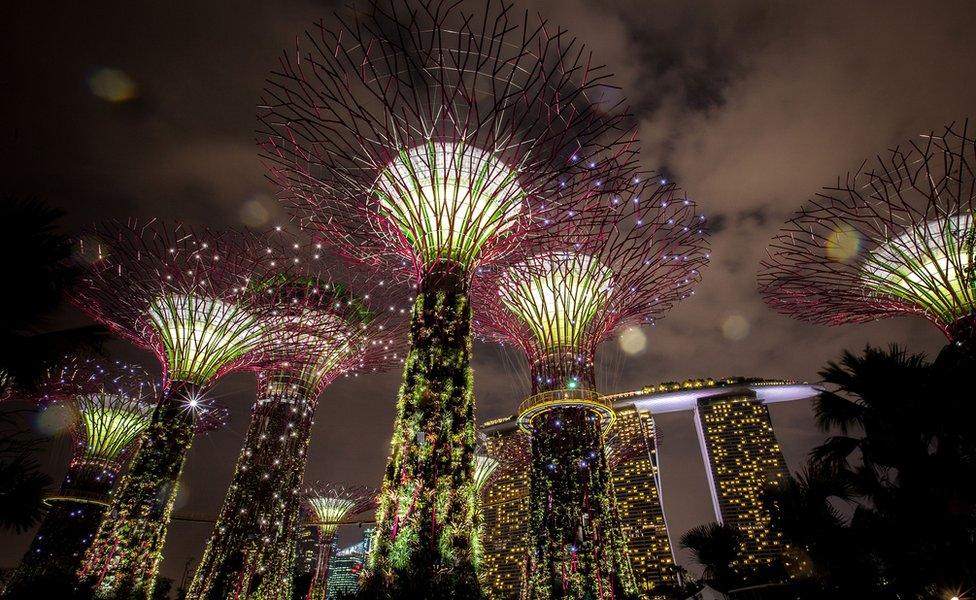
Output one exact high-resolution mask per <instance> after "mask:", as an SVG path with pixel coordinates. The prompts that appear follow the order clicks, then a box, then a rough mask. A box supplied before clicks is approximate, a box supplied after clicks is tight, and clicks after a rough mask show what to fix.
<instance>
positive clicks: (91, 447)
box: [77, 394, 152, 462]
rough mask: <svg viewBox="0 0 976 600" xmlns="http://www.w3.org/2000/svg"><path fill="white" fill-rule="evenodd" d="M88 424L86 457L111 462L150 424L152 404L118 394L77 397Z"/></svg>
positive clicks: (85, 425)
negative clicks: (140, 402)
mask: <svg viewBox="0 0 976 600" xmlns="http://www.w3.org/2000/svg"><path fill="white" fill-rule="evenodd" d="M77 401H78V408H79V410H80V412H81V420H82V423H83V424H84V427H85V454H84V457H85V459H89V460H96V461H106V462H111V461H114V460H115V459H117V458H118V456H119V455H120V454H121V453H122V451H123V450H125V449H126V448H127V447H128V446H129V444H131V443H132V442H133V441H135V439H136V437H138V436H139V434H141V433H142V432H143V431H144V430H145V429H146V427H148V426H149V423H150V419H151V417H152V406H151V405H149V404H137V403H136V402H134V401H133V400H132V399H131V398H126V397H123V396H118V395H109V394H103V395H90V396H80V397H78V399H77Z"/></svg>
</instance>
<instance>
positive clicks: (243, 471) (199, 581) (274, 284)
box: [187, 237, 404, 599]
mask: <svg viewBox="0 0 976 600" xmlns="http://www.w3.org/2000/svg"><path fill="white" fill-rule="evenodd" d="M286 239H290V238H287V237H286ZM272 248H273V249H272ZM267 250H268V251H269V253H273V254H274V255H275V256H279V255H284V256H282V257H281V259H280V260H285V261H289V262H291V261H293V260H294V259H299V261H300V262H301V263H302V264H304V265H305V266H304V268H303V273H301V274H297V273H296V274H295V275H294V276H292V277H287V278H281V277H275V278H273V279H270V280H268V281H265V282H260V283H257V285H258V286H259V287H261V288H263V289H264V291H265V300H266V301H267V302H270V303H272V304H276V305H277V306H278V308H277V310H276V311H275V312H274V313H273V314H271V315H269V316H267V317H266V322H265V323H264V329H265V330H266V331H267V332H268V335H270V336H272V338H273V341H272V345H271V347H270V349H269V354H268V357H267V359H266V360H263V361H261V362H259V363H258V364H257V365H256V366H257V368H258V371H257V378H258V400H257V402H256V403H255V405H254V408H253V410H252V415H251V423H250V425H249V427H248V431H247V434H246V435H245V438H244V446H243V449H242V451H241V455H240V458H239V459H238V462H237V469H236V471H235V473H234V478H233V479H232V480H231V485H230V489H229V491H228V493H227V496H226V498H225V499H224V504H223V506H222V507H221V510H220V515H219V516H218V518H217V522H216V525H215V527H214V531H213V533H212V534H211V537H210V540H209V541H208V542H207V546H206V548H205V550H204V554H203V558H202V559H201V561H200V565H199V567H198V568H197V572H196V575H195V577H194V579H193V582H192V583H191V585H190V588H189V592H188V595H187V596H188V597H189V598H221V599H223V598H251V597H253V598H279V597H284V596H286V595H287V594H288V593H290V590H291V586H292V582H291V578H292V564H293V561H294V554H295V553H294V550H295V535H296V533H297V530H298V526H299V518H300V508H301V506H300V505H301V490H300V487H301V483H302V478H303V477H304V474H305V465H306V462H307V460H308V455H307V451H308V445H309V440H310V438H311V430H312V418H313V415H314V412H315V407H316V404H317V402H318V398H319V396H321V394H322V392H323V391H324V390H325V388H326V387H327V386H328V385H329V384H330V383H332V382H333V381H335V380H336V379H337V378H339V377H343V376H349V375H353V374H357V373H360V372H377V371H380V370H384V369H386V368H388V367H390V366H392V365H396V364H400V363H402V359H403V345H404V342H403V339H402V338H403V327H402V321H403V319H402V318H401V315H402V313H403V312H404V311H403V310H402V308H401V306H397V305H395V304H391V302H395V301H396V299H395V297H394V298H392V299H391V295H390V294H389V293H388V289H389V288H390V287H391V286H389V285H387V284H386V283H385V281H382V280H375V279H374V280H371V281H370V280H362V279H360V280H358V281H357V280H349V279H348V277H347V276H344V275H345V273H343V272H342V270H341V269H339V268H338V266H337V265H334V264H328V262H327V260H326V258H325V257H324V256H323V255H322V253H321V249H320V247H318V246H317V245H310V244H304V243H298V242H296V243H294V244H282V243H277V244H271V245H269V247H268V248H267ZM288 255H291V256H288Z"/></svg>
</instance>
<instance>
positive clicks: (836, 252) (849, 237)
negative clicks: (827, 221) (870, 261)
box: [825, 224, 861, 262]
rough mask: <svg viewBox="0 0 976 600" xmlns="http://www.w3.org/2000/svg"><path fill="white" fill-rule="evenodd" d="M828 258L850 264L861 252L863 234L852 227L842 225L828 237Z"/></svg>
mask: <svg viewBox="0 0 976 600" xmlns="http://www.w3.org/2000/svg"><path fill="white" fill-rule="evenodd" d="M825 246H826V252H827V258H829V259H830V260H833V261H836V262H849V261H851V260H853V259H855V258H857V255H858V253H860V251H861V234H860V233H858V231H857V230H856V229H854V228H853V227H851V226H850V225H846V224H845V225H841V226H840V227H838V228H837V229H835V230H834V231H833V232H832V233H831V234H830V235H829V236H827V243H826V244H825Z"/></svg>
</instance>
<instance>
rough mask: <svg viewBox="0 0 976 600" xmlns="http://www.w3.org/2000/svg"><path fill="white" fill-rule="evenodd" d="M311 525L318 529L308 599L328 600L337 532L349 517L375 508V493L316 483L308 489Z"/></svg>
mask: <svg viewBox="0 0 976 600" xmlns="http://www.w3.org/2000/svg"><path fill="white" fill-rule="evenodd" d="M304 496H305V505H306V510H307V512H308V525H309V526H311V527H315V528H316V529H317V530H318V537H317V549H316V559H315V573H314V574H313V575H312V581H311V582H310V583H309V588H308V594H306V596H305V598H306V600H325V598H326V593H327V591H328V589H329V562H330V561H331V559H332V545H333V542H334V541H335V535H336V532H337V531H338V530H339V526H340V525H342V523H343V521H344V520H345V519H346V517H349V516H352V515H358V514H359V513H362V512H366V511H367V510H369V509H371V508H375V507H376V491H375V490H370V489H369V488H364V487H348V486H343V485H338V484H333V483H326V484H323V483H314V484H312V485H310V486H308V487H307V488H306V490H305V494H304Z"/></svg>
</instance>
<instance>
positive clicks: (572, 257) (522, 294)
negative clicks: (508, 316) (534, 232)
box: [499, 252, 613, 349]
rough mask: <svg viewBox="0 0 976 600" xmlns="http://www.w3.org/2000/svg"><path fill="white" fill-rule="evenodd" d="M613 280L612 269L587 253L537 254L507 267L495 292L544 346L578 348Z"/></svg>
mask: <svg viewBox="0 0 976 600" xmlns="http://www.w3.org/2000/svg"><path fill="white" fill-rule="evenodd" d="M526 273H529V275H526ZM612 281H613V272H612V271H611V270H610V269H609V268H607V267H605V266H603V265H601V264H600V262H599V261H597V260H596V259H595V258H593V257H591V256H587V255H585V254H570V253H564V252H558V253H550V254H540V255H536V256H534V257H532V258H530V259H529V260H528V261H526V263H525V265H520V266H517V267H513V268H512V269H510V270H509V272H508V276H507V277H506V278H505V280H504V281H503V282H502V284H501V286H500V288H499V294H500V295H501V299H502V302H503V303H504V304H505V306H506V308H508V309H509V310H510V311H512V312H513V313H514V314H516V315H518V317H519V318H520V319H521V320H522V321H523V322H525V324H526V325H528V326H529V329H530V330H531V332H532V334H533V336H534V337H535V338H536V340H537V341H539V342H540V343H541V344H543V345H544V346H545V347H547V348H551V349H555V348H564V347H572V348H578V347H579V346H580V345H581V344H582V341H583V338H584V336H585V333H586V329H587V327H588V326H589V325H590V322H591V321H592V320H593V317H594V316H595V315H596V313H597V311H599V309H600V307H601V306H602V304H603V302H604V301H605V300H606V298H607V296H608V293H609V291H610V288H611V285H612Z"/></svg>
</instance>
